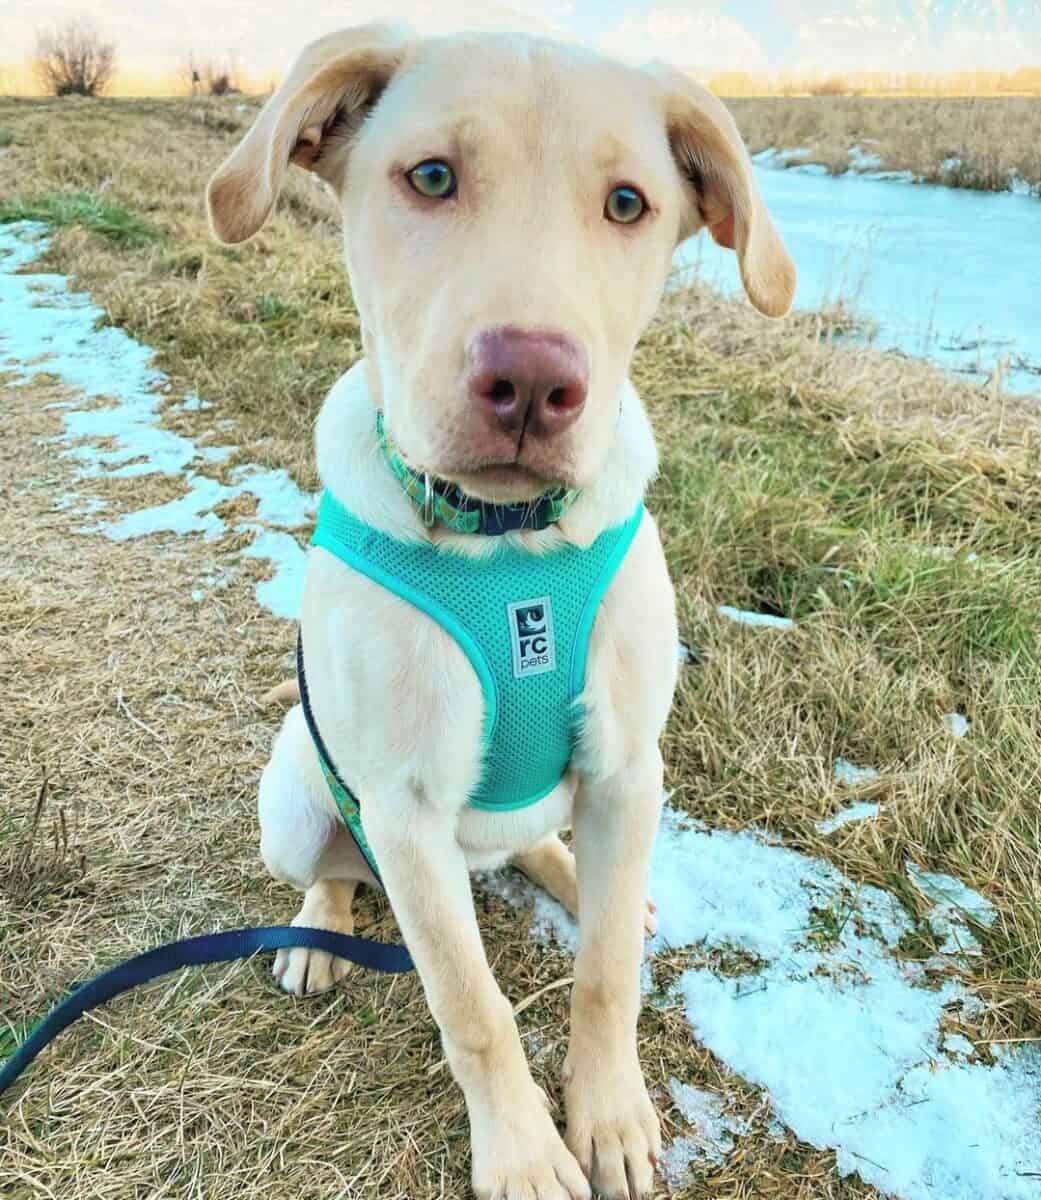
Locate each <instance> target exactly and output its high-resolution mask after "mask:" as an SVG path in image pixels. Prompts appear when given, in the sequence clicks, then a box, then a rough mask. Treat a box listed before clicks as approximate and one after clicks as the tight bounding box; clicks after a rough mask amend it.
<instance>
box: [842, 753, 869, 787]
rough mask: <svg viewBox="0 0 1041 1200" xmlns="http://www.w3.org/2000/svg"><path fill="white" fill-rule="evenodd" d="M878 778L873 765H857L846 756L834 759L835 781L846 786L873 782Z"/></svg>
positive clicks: (858, 785) (857, 785)
mask: <svg viewBox="0 0 1041 1200" xmlns="http://www.w3.org/2000/svg"><path fill="white" fill-rule="evenodd" d="M878 778H880V776H879V773H878V772H877V771H876V770H875V768H874V767H858V766H857V765H856V763H851V762H850V761H849V759H848V758H837V759H835V782H836V783H841V784H845V786H846V787H860V786H861V785H862V784H865V783H873V782H874V781H875V780H876V779H878Z"/></svg>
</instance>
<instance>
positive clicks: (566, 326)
mask: <svg viewBox="0 0 1041 1200" xmlns="http://www.w3.org/2000/svg"><path fill="white" fill-rule="evenodd" d="M290 163H295V164H297V165H298V166H301V167H304V168H306V169H307V170H311V171H315V172H317V174H319V175H320V176H321V177H322V178H323V179H325V180H327V181H328V182H329V183H330V184H331V185H332V186H333V188H334V189H335V190H336V192H337V194H338V195H339V197H340V200H341V203H342V207H343V216H344V231H345V242H346V251H347V264H348V269H349V272H350V277H351V284H352V287H353V289H354V296H355V300H356V302H357V305H358V309H359V312H360V314H361V318H362V324H363V331H364V343H365V351H366V356H367V362H368V372H369V384H370V390H371V392H372V394H373V398H374V400H375V402H376V403H377V404H378V405H379V406H380V407H382V408H383V410H384V412H385V419H386V423H387V427H388V430H389V432H390V433H391V435H392V437H393V438H394V440H395V442H396V443H397V445H398V447H399V448H400V450H401V452H402V453H403V454H404V456H405V457H406V458H407V460H408V461H409V462H410V463H411V464H412V465H413V466H414V467H416V468H417V469H419V470H424V471H429V472H430V473H431V474H433V475H437V476H440V477H442V478H447V479H450V480H452V481H453V482H456V483H458V484H460V486H461V487H463V489H464V490H465V491H467V492H469V493H471V494H474V495H478V496H482V497H484V498H486V499H489V500H498V501H503V500H520V499H525V498H529V497H531V496H534V495H536V494H538V493H539V492H542V491H544V490H545V489H546V487H547V486H550V485H557V484H565V485H568V486H572V487H581V486H584V485H587V484H588V483H589V482H590V481H591V480H592V479H593V478H594V477H595V476H596V475H597V473H598V471H599V469H600V468H601V466H602V464H603V462H604V460H605V458H606V456H607V453H608V450H609V448H610V445H611V442H612V439H613V436H614V431H615V427H616V424H617V418H618V409H619V404H620V402H621V396H622V390H623V385H624V383H625V380H626V376H627V373H628V369H629V361H630V358H631V355H632V352H633V348H634V347H635V345H636V341H637V339H638V338H639V336H640V334H641V332H642V331H643V329H644V327H645V326H646V325H647V322H648V321H649V320H650V318H651V315H652V314H653V312H654V309H655V307H656V305H657V303H658V300H659V298H660V296H661V292H662V288H663V285H664V282H665V278H666V275H667V273H668V270H669V264H670V260H671V257H672V253H673V250H674V249H675V247H676V245H677V243H678V242H679V241H680V240H682V239H683V238H685V237H689V236H690V235H691V234H692V233H694V232H696V231H697V230H698V229H700V228H701V227H702V226H704V225H707V226H708V228H709V230H710V232H711V234H712V236H713V237H714V238H715V239H716V241H718V242H720V243H721V244H723V245H724V246H728V247H730V248H732V249H733V250H734V251H735V252H736V254H737V257H738V261H739V264H740V268H741V277H742V279H743V280H744V285H745V289H746V291H747V293H748V295H749V297H750V299H751V301H752V303H753V304H754V305H755V306H756V308H758V309H759V310H760V311H761V312H764V313H767V314H769V315H771V316H779V315H782V314H783V313H785V312H786V311H787V309H788V307H789V305H790V304H791V300H792V294H793V291H794V287H795V271H794V268H793V266H792V263H791V261H790V259H789V258H788V255H787V253H786V252H785V249H784V246H783V245H782V243H781V240H780V238H779V237H778V235H777V231H776V230H775V228H774V226H773V223H772V222H771V220H770V216H769V214H768V213H767V211H766V209H765V207H764V205H763V201H762V198H761V196H760V194H759V190H758V188H757V186H756V182H755V179H754V177H753V174H752V169H751V165H750V162H749V159H748V155H747V153H746V151H745V148H744V145H743V144H742V142H741V139H740V136H739V134H738V132H737V129H736V127H735V125H734V122H733V120H732V119H731V117H730V115H729V113H728V112H727V110H726V109H725V107H724V106H723V105H722V104H721V103H720V102H719V100H717V99H716V98H715V97H714V96H712V95H711V94H710V93H709V92H707V91H705V90H704V89H703V88H701V87H699V86H698V85H697V84H695V83H693V82H692V81H691V80H690V79H688V78H686V77H685V76H683V75H681V74H679V73H678V72H675V71H671V70H669V69H667V68H664V67H652V68H648V69H646V70H641V69H636V68H631V67H626V66H623V65H621V64H619V63H615V62H612V61H610V60H608V59H605V58H602V57H600V56H599V55H596V54H594V53H592V52H590V51H585V50H580V49H577V48H575V47H572V46H565V45H560V44H557V43H554V42H551V41H546V40H541V39H535V38H529V37H525V36H517V35H489V34H483V35H476V34H475V35H460V36H454V37H445V38H414V37H411V36H410V35H409V34H407V33H406V32H402V31H400V30H396V29H392V28H389V27H385V26H368V27H363V28H358V29H353V30H348V31H346V32H344V33H338V34H334V35H332V36H330V37H326V38H323V39H321V40H320V41H318V42H315V43H314V44H313V45H311V46H309V47H308V48H307V49H306V50H305V51H304V52H303V54H301V55H300V57H299V58H298V59H297V60H296V62H295V63H294V65H293V67H292V68H291V70H290V71H289V74H288V76H287V77H286V80H285V82H284V83H283V84H282V85H281V87H279V89H278V90H277V91H276V92H275V94H274V95H273V96H272V97H271V99H270V100H269V101H268V103H267V104H266V105H265V106H264V108H263V110H262V111H261V113H260V114H259V116H258V117H257V120H256V122H255V124H254V125H253V127H252V128H251V129H250V131H249V132H248V133H247V134H246V136H245V138H244V139H243V140H242V142H241V143H240V144H239V146H238V147H237V148H236V149H235V151H234V152H233V153H232V154H231V156H230V157H229V158H228V159H227V161H226V162H224V163H223V165H222V166H221V167H220V168H219V170H218V171H217V173H216V174H215V175H214V177H213V179H212V181H211V182H210V187H209V193H208V199H209V207H210V215H211V220H212V223H213V228H214V230H215V232H216V233H217V235H218V237H220V238H221V239H222V240H223V241H225V242H239V241H242V240H243V239H245V238H248V237H250V236H251V235H252V234H254V233H256V231H257V230H258V229H259V228H260V226H261V225H262V224H263V223H264V221H265V219H266V218H267V216H268V214H269V213H270V212H271V209H272V207H273V205H274V203H275V200H276V198H277V195H278V191H279V188H280V186H281V183H282V180H283V176H284V174H285V171H286V168H287V167H288V165H289V164H290Z"/></svg>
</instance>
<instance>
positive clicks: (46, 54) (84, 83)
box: [33, 21, 116, 96]
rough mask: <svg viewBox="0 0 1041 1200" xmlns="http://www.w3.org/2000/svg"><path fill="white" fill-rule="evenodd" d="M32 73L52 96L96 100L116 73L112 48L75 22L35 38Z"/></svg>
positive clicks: (93, 32)
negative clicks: (86, 97) (93, 97)
mask: <svg viewBox="0 0 1041 1200" xmlns="http://www.w3.org/2000/svg"><path fill="white" fill-rule="evenodd" d="M33 70H34V72H35V74H36V78H37V80H38V81H39V83H40V86H41V87H42V88H43V90H44V91H45V92H48V93H49V94H51V95H52V96H100V95H101V94H102V93H103V92H104V91H105V90H106V89H107V88H108V86H109V84H110V83H111V82H112V77H113V76H114V75H115V73H116V47H115V45H114V43H112V42H109V41H106V40H105V39H104V38H103V37H102V36H101V34H100V33H98V31H97V30H96V29H94V28H93V27H92V26H91V25H89V24H86V23H84V22H79V21H70V22H69V23H68V24H65V25H61V26H56V27H55V28H53V29H44V30H41V31H40V32H39V33H38V34H37V35H36V52H35V56H34V59H33Z"/></svg>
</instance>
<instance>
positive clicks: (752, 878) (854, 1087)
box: [511, 807, 1041, 1200]
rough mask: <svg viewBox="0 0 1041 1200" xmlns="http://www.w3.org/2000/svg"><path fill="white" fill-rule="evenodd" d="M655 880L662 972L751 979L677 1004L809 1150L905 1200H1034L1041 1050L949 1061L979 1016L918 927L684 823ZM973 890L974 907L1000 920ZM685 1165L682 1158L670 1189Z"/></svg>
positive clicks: (680, 992) (862, 891) (732, 837)
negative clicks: (683, 966) (691, 960)
mask: <svg viewBox="0 0 1041 1200" xmlns="http://www.w3.org/2000/svg"><path fill="white" fill-rule="evenodd" d="M936 878H937V879H942V880H943V887H944V891H945V893H949V892H950V891H951V881H950V880H947V879H946V878H945V877H936ZM650 879H651V888H652V891H653V894H654V898H655V900H656V901H657V903H658V920H659V933H658V935H657V936H656V937H655V938H654V939H653V940H652V941H650V942H649V943H648V948H647V949H648V955H653V954H655V953H657V952H660V951H661V950H663V949H665V948H666V947H669V948H678V947H690V948H692V949H694V950H695V951H701V952H702V953H705V952H708V951H713V950H715V951H717V952H720V953H722V954H723V955H724V957H725V958H729V961H732V959H733V954H734V952H739V953H741V954H742V955H743V956H744V957H745V958H746V959H747V961H748V963H750V964H751V965H750V967H749V968H748V969H746V970H745V972H744V974H742V975H740V976H739V977H738V978H736V979H735V978H734V977H733V976H731V975H728V974H727V973H726V972H725V971H724V970H723V969H722V968H717V967H715V966H713V965H711V963H709V964H707V965H696V966H693V967H691V968H689V969H688V970H687V971H685V972H684V973H683V974H682V975H681V976H680V978H679V979H678V980H677V982H676V984H675V985H674V987H673V993H672V994H673V995H674V996H675V997H676V998H678V999H679V1000H680V1001H681V1002H682V1003H683V1005H684V1009H685V1011H686V1014H687V1017H688V1020H689V1021H690V1025H691V1030H692V1033H693V1036H695V1037H697V1038H698V1040H699V1041H700V1042H701V1043H702V1044H703V1045H705V1046H707V1047H708V1049H710V1050H711V1051H712V1052H713V1053H714V1054H715V1055H717V1057H719V1058H720V1059H721V1060H722V1061H724V1062H725V1063H726V1064H727V1065H728V1066H729V1067H731V1068H732V1069H733V1070H734V1071H736V1072H738V1073H739V1074H740V1075H742V1076H743V1077H744V1078H745V1079H746V1080H747V1081H748V1082H749V1083H752V1084H754V1085H756V1086H759V1087H761V1088H763V1089H764V1090H766V1091H767V1092H768V1093H769V1098H770V1101H771V1103H772V1107H773V1110H774V1112H775V1113H776V1114H777V1116H778V1118H779V1119H780V1120H781V1121H783V1122H784V1124H785V1125H786V1126H787V1127H789V1128H790V1129H792V1130H793V1131H794V1133H795V1134H796V1135H797V1136H798V1137H800V1138H801V1139H803V1140H805V1141H808V1142H811V1143H812V1144H813V1145H816V1146H819V1147H821V1148H828V1147H830V1148H833V1149H834V1150H835V1151H836V1154H837V1161H838V1166H839V1170H840V1171H841V1172H842V1173H843V1174H849V1173H851V1172H853V1171H857V1172H859V1173H860V1175H861V1177H862V1178H864V1179H865V1180H866V1181H867V1182H869V1183H872V1184H874V1185H875V1186H876V1187H878V1188H879V1189H880V1190H881V1191H883V1192H885V1193H886V1194H889V1195H893V1196H898V1197H900V1198H901V1200H981V1198H982V1197H984V1196H985V1197H988V1200H989V1198H993V1200H1037V1197H1038V1194H1039V1193H1038V1186H1037V1183H1036V1181H1035V1180H1033V1179H1031V1178H1030V1177H1028V1176H1027V1175H1026V1174H1024V1173H1025V1172H1031V1171H1038V1170H1041V1124H1039V1116H1038V1111H1039V1106H1041V1049H1039V1048H1038V1047H1034V1046H1026V1047H996V1048H995V1052H994V1058H995V1062H994V1064H993V1065H987V1064H985V1063H982V1062H967V1061H965V1060H964V1059H963V1058H962V1057H956V1058H954V1059H952V1058H949V1057H948V1056H947V1054H946V1053H945V1052H944V1050H943V1040H944V1038H945V1037H949V1036H950V1035H946V1034H945V1033H944V1021H945V1020H946V1019H947V1017H948V1014H949V1011H950V1010H951V1009H953V1008H957V1007H958V1006H960V1007H961V1010H962V1011H963V1012H965V1013H967V1012H968V1011H969V1010H970V1009H971V1008H972V1007H973V1006H974V1005H975V1006H977V1007H978V1005H977V1002H976V999H975V997H973V996H972V995H971V993H969V992H968V991H967V990H966V988H965V987H964V985H963V984H962V983H961V982H960V981H958V980H957V979H953V978H952V979H948V980H947V981H946V982H944V983H943V984H942V985H941V986H940V987H935V986H931V987H925V986H922V984H923V983H924V972H923V971H922V970H921V969H920V968H921V964H907V963H904V962H903V961H902V960H901V958H900V956H899V954H898V953H897V949H898V946H899V943H900V940H901V938H903V937H904V936H905V935H906V934H909V933H911V932H912V931H913V929H914V925H913V922H912V920H911V918H910V916H909V915H908V914H907V913H906V912H905V911H904V909H903V908H902V907H901V905H900V904H899V903H898V901H897V900H896V898H895V897H894V896H893V895H892V894H890V893H889V892H885V891H882V890H881V889H879V888H874V887H871V886H868V885H863V884H858V883H855V882H854V881H853V880H851V879H848V878H847V877H846V876H845V875H843V874H842V873H841V872H840V871H838V870H837V869H836V868H835V867H833V866H831V865H830V864H828V863H825V862H821V861H819V860H817V859H814V858H811V857H809V856H807V855H804V854H800V853H799V852H797V851H795V850H791V849H789V848H787V847H786V846H783V845H780V844H779V843H778V842H776V841H775V840H772V839H770V838H769V837H768V836H766V835H765V834H763V833H759V832H755V831H751V832H749V831H746V832H742V833H728V832H722V831H709V830H708V829H706V828H704V827H703V826H701V825H698V824H694V823H691V822H689V821H688V820H686V819H685V818H684V817H683V816H682V815H681V814H679V813H677V812H675V811H674V810H672V809H670V808H669V807H666V809H665V810H664V813H663V817H662V824H661V829H660V831H659V835H658V839H657V842H656V844H655V849H654V856H653V861H652V865H651V873H650ZM953 882H954V883H957V882H958V881H953ZM934 883H935V880H934ZM963 888H964V885H960V888H959V889H958V890H957V895H958V897H959V899H960V901H961V903H962V904H963V905H965V906H966V907H968V902H972V903H973V905H974V906H975V907H976V908H977V910H978V911H979V910H980V909H979V906H980V905H981V903H982V905H983V906H984V908H986V907H989V906H987V903H986V901H985V900H983V898H982V897H979V896H976V894H975V893H972V892H970V891H969V890H968V889H965V890H964V891H962V890H961V889H963ZM511 891H512V893H513V895H514V896H515V897H516V898H518V899H519V900H521V901H523V903H524V904H529V903H531V902H532V899H533V898H535V897H538V896H541V893H539V892H537V891H536V890H535V889H534V888H532V887H531V886H530V885H528V884H527V883H524V882H522V881H520V880H519V878H515V879H514V880H513V882H512V884H511ZM549 907H556V906H554V905H553V902H552V901H549V900H547V899H546V898H545V897H544V896H542V897H541V909H540V906H539V903H538V901H536V920H535V923H534V928H533V933H534V934H535V936H541V937H547V936H549V935H548V933H547V930H551V931H552V936H553V937H554V938H556V936H557V934H556V931H557V929H558V928H559V924H558V921H555V920H548V919H547V916H546V910H547V908H549ZM558 912H560V910H559V909H558ZM958 1046H959V1044H958V1043H955V1047H956V1049H957V1047H958ZM981 1114H986V1136H985V1137H984V1136H981V1125H980V1121H981ZM687 1152H688V1146H687V1145H680V1146H678V1147H676V1148H674V1149H673V1150H672V1152H671V1157H670V1159H669V1170H670V1171H671V1170H673V1169H675V1170H676V1171H681V1168H682V1166H683V1164H684V1162H685V1161H689V1160H684V1159H683V1156H684V1154H686V1153H687Z"/></svg>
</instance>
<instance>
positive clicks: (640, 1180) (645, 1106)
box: [565, 1066, 661, 1200]
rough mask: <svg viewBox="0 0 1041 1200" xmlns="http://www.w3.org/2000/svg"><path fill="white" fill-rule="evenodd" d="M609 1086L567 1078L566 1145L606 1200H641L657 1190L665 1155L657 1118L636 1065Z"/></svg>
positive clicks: (573, 1077) (590, 1079)
mask: <svg viewBox="0 0 1041 1200" xmlns="http://www.w3.org/2000/svg"><path fill="white" fill-rule="evenodd" d="M625 1075H626V1076H627V1078H626V1079H625V1080H624V1081H621V1080H615V1081H614V1082H613V1084H612V1085H611V1086H605V1084H604V1081H603V1080H602V1079H597V1078H596V1077H595V1076H594V1077H591V1078H589V1079H581V1078H579V1077H577V1076H576V1075H575V1074H571V1075H570V1077H568V1069H567V1068H565V1099H566V1104H567V1117H568V1123H567V1138H566V1141H567V1145H568V1148H569V1149H570V1150H571V1152H572V1154H574V1156H575V1158H576V1159H577V1160H578V1162H579V1164H580V1165H581V1167H582V1170H583V1171H584V1172H585V1173H586V1175H587V1176H588V1178H589V1180H590V1182H591V1183H592V1185H593V1189H594V1192H595V1193H596V1194H597V1195H598V1196H602V1197H603V1198H604V1200H638V1198H639V1197H641V1196H649V1195H650V1194H651V1193H652V1192H653V1190H654V1169H655V1167H656V1166H657V1165H658V1156H659V1155H660V1153H661V1130H660V1127H659V1124H658V1114H657V1113H656V1112H655V1111H654V1105H653V1104H652V1103H651V1100H650V1097H649V1096H648V1095H647V1088H646V1086H645V1084H644V1082H643V1076H642V1075H641V1073H640V1069H639V1067H638V1066H636V1067H634V1068H633V1069H632V1070H630V1071H627V1072H625Z"/></svg>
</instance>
